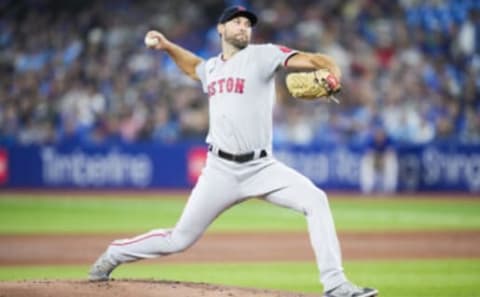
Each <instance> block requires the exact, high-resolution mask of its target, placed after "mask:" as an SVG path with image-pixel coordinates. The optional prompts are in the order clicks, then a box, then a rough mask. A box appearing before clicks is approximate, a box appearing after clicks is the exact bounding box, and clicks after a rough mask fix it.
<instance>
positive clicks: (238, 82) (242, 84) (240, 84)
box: [235, 78, 245, 94]
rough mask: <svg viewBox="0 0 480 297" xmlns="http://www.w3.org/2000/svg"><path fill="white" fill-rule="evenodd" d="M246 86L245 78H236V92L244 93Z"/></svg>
mask: <svg viewBox="0 0 480 297" xmlns="http://www.w3.org/2000/svg"><path fill="white" fill-rule="evenodd" d="M244 87H245V79H243V78H237V79H236V80H235V93H239V94H243V89H244Z"/></svg>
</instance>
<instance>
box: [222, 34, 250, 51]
mask: <svg viewBox="0 0 480 297" xmlns="http://www.w3.org/2000/svg"><path fill="white" fill-rule="evenodd" d="M225 41H226V42H228V43H229V44H231V45H233V46H234V47H235V48H237V49H239V50H241V49H244V48H246V47H247V45H248V42H249V40H248V38H245V39H241V38H237V37H236V36H235V35H234V36H227V35H225Z"/></svg>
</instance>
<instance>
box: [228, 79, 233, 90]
mask: <svg viewBox="0 0 480 297" xmlns="http://www.w3.org/2000/svg"><path fill="white" fill-rule="evenodd" d="M232 91H233V78H231V77H229V78H228V79H227V92H229V93H231V92H232Z"/></svg>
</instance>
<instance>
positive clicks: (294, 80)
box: [285, 69, 341, 103]
mask: <svg viewBox="0 0 480 297" xmlns="http://www.w3.org/2000/svg"><path fill="white" fill-rule="evenodd" d="M285 82H286V85H287V89H288V91H289V92H290V94H291V95H292V96H293V97H295V98H299V99H306V100H313V99H317V98H326V99H327V100H329V101H330V100H331V101H334V102H335V103H339V101H338V99H336V98H335V97H334V94H336V93H338V92H340V89H341V87H340V82H339V81H338V80H337V78H336V77H335V76H334V75H333V74H332V73H330V71H328V70H326V69H319V70H316V71H311V72H293V73H289V74H288V75H287V77H286V81H285Z"/></svg>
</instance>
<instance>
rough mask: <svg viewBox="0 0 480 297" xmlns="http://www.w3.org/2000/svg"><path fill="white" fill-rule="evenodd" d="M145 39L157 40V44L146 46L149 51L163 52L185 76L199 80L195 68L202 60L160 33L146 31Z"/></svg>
mask: <svg viewBox="0 0 480 297" xmlns="http://www.w3.org/2000/svg"><path fill="white" fill-rule="evenodd" d="M145 37H146V38H154V39H157V41H158V42H157V44H155V45H151V46H148V47H149V48H151V49H156V50H163V51H165V52H167V54H168V55H169V56H170V57H171V58H172V59H173V61H175V64H177V66H178V68H180V69H181V70H182V71H183V72H184V73H185V74H186V75H188V76H189V77H191V78H192V79H194V80H200V78H199V77H198V75H197V73H196V71H195V68H196V67H197V65H198V64H200V63H201V62H202V59H201V58H200V57H198V56H197V55H195V54H194V53H192V52H191V51H189V50H187V49H184V48H183V47H181V46H179V45H178V44H175V43H173V42H171V41H170V40H168V39H167V38H166V37H165V36H164V35H163V34H162V33H160V32H158V31H153V30H152V31H148V33H147V34H146V36H145Z"/></svg>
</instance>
